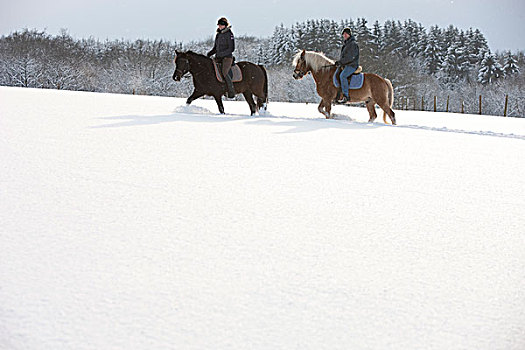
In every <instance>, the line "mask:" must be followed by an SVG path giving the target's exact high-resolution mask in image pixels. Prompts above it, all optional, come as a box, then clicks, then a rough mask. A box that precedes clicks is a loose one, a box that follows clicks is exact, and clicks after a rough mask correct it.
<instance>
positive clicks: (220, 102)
mask: <svg viewBox="0 0 525 350" xmlns="http://www.w3.org/2000/svg"><path fill="white" fill-rule="evenodd" d="M221 96H222V95H214V96H213V98H214V99H215V102H217V107H219V112H220V113H221V114H224V105H223V104H222V98H221Z"/></svg>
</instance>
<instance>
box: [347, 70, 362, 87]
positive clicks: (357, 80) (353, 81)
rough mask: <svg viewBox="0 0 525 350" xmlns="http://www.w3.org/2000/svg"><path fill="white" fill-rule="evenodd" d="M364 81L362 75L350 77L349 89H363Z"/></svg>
mask: <svg viewBox="0 0 525 350" xmlns="http://www.w3.org/2000/svg"><path fill="white" fill-rule="evenodd" d="M364 80H365V75H364V74H363V73H359V74H353V75H351V78H350V84H349V88H350V89H351V90H356V89H361V88H362V87H363V81H364Z"/></svg>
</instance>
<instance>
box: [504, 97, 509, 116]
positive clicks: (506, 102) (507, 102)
mask: <svg viewBox="0 0 525 350" xmlns="http://www.w3.org/2000/svg"><path fill="white" fill-rule="evenodd" d="M508 105H509V95H505V109H504V110H503V116H504V117H506V116H507V106H508Z"/></svg>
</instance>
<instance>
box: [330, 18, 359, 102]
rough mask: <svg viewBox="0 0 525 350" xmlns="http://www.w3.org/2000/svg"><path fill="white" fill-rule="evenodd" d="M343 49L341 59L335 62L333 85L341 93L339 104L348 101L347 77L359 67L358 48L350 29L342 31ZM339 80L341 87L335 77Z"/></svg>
mask: <svg viewBox="0 0 525 350" xmlns="http://www.w3.org/2000/svg"><path fill="white" fill-rule="evenodd" d="M342 35H343V39H344V43H343V47H342V48H341V58H340V59H339V61H335V65H336V66H337V70H336V71H335V74H334V85H335V86H336V87H337V88H339V87H341V90H342V92H343V98H342V99H341V100H338V101H337V102H339V103H346V102H348V101H349V100H350V97H349V96H348V77H349V76H351V75H352V74H353V73H354V72H355V71H356V70H357V68H358V67H359V46H358V45H357V43H356V42H355V37H354V36H353V35H352V31H351V30H350V28H345V29H343V33H342ZM338 75H339V78H341V85H339V81H338V79H337V76H338Z"/></svg>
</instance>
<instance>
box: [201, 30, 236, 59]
mask: <svg viewBox="0 0 525 350" xmlns="http://www.w3.org/2000/svg"><path fill="white" fill-rule="evenodd" d="M234 50H235V39H234V38H233V33H232V31H231V27H226V28H224V29H223V30H219V29H217V35H215V45H213V49H211V51H210V52H208V57H210V56H211V55H213V54H215V57H216V58H223V57H233V51H234Z"/></svg>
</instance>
